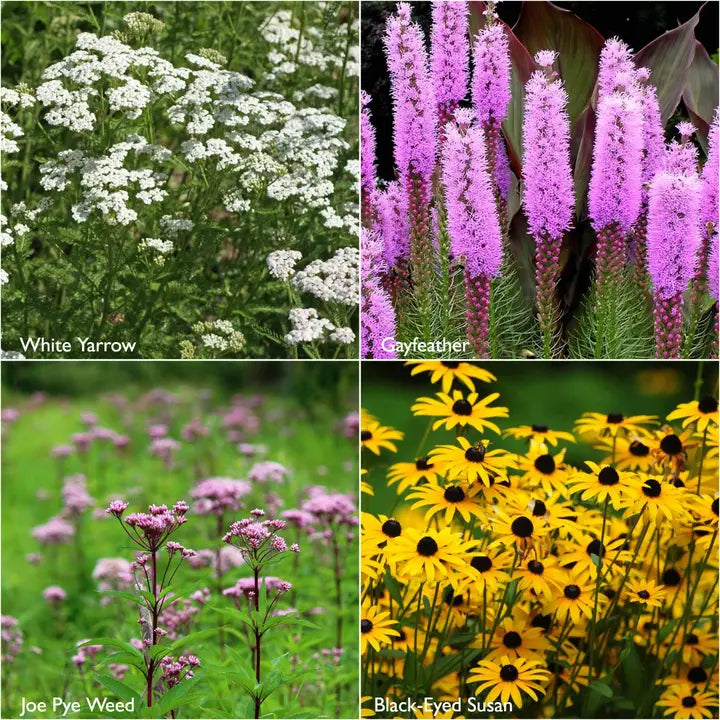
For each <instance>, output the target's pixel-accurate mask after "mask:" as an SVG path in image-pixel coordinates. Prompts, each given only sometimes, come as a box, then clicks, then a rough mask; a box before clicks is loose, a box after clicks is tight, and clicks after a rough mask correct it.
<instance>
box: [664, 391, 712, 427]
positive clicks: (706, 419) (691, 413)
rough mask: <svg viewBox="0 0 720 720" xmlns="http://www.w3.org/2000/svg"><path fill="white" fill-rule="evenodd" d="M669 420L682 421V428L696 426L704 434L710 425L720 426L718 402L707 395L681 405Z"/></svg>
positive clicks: (670, 415) (668, 417) (671, 414)
mask: <svg viewBox="0 0 720 720" xmlns="http://www.w3.org/2000/svg"><path fill="white" fill-rule="evenodd" d="M667 419H668V420H682V421H683V423H682V426H683V427H687V426H688V425H691V424H694V425H695V427H696V429H697V430H699V431H700V432H704V430H705V428H706V427H708V425H710V424H713V425H717V424H718V400H717V398H716V397H712V396H710V395H706V396H705V397H703V398H701V399H700V400H693V401H692V402H687V403H680V404H679V405H678V406H677V408H675V410H673V411H672V412H671V413H670V414H669V415H668V416H667Z"/></svg>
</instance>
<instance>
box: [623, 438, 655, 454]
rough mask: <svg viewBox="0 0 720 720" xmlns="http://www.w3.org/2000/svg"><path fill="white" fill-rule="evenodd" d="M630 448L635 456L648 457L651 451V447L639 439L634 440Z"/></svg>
mask: <svg viewBox="0 0 720 720" xmlns="http://www.w3.org/2000/svg"><path fill="white" fill-rule="evenodd" d="M628 450H630V454H631V455H634V456H635V457H647V455H648V454H649V453H650V448H649V447H648V446H647V445H644V444H643V443H641V442H640V441H639V440H633V441H632V442H631V443H630V447H629V448H628Z"/></svg>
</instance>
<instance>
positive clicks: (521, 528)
mask: <svg viewBox="0 0 720 720" xmlns="http://www.w3.org/2000/svg"><path fill="white" fill-rule="evenodd" d="M510 529H511V530H512V533H513V535H516V536H517V537H519V538H529V537H530V536H531V535H532V534H533V531H534V530H535V526H534V525H533V524H532V520H530V518H526V517H525V516H522V517H519V518H515V520H513V521H512V525H510Z"/></svg>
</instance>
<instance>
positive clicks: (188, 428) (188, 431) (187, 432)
mask: <svg viewBox="0 0 720 720" xmlns="http://www.w3.org/2000/svg"><path fill="white" fill-rule="evenodd" d="M209 434H210V428H209V427H207V425H204V424H203V422H202V420H200V418H193V419H192V420H191V421H190V422H189V423H186V424H185V425H183V427H182V430H181V431H180V437H181V438H182V439H183V440H185V441H186V442H195V441H196V440H199V439H200V438H204V437H207V436H208V435H209Z"/></svg>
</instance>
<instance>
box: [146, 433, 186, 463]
mask: <svg viewBox="0 0 720 720" xmlns="http://www.w3.org/2000/svg"><path fill="white" fill-rule="evenodd" d="M180 447H181V445H180V443H179V442H178V441H177V440H174V439H173V438H171V437H159V438H153V440H152V442H151V443H150V455H152V457H157V458H160V459H161V460H163V461H164V463H165V465H166V466H168V467H169V466H170V464H171V463H172V459H173V455H175V453H176V452H177V451H178V450H179V449H180Z"/></svg>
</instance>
